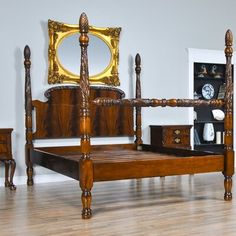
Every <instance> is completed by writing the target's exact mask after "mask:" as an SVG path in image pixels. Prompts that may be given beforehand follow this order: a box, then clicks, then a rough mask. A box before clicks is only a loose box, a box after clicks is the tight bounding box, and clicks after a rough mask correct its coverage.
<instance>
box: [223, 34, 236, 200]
mask: <svg viewBox="0 0 236 236" xmlns="http://www.w3.org/2000/svg"><path fill="white" fill-rule="evenodd" d="M232 45H233V35H232V32H231V31H230V30H228V31H227V32H226V35H225V46H226V47H225V56H226V70H225V78H226V95H225V120H224V130H225V143H224V148H225V154H224V155H225V163H224V165H225V167H224V173H223V174H224V176H225V180H224V186H225V195H224V199H225V200H226V201H229V200H231V199H232V192H231V189H232V175H233V174H234V151H233V82H232V66H231V59H232V55H233V48H232Z"/></svg>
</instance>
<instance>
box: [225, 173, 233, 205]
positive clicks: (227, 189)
mask: <svg viewBox="0 0 236 236" xmlns="http://www.w3.org/2000/svg"><path fill="white" fill-rule="evenodd" d="M232 182H233V181H232V176H225V180H224V186H225V195H224V199H225V201H231V200H232V192H231V190H232Z"/></svg>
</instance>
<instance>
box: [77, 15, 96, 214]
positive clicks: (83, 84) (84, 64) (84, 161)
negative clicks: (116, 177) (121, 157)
mask: <svg viewBox="0 0 236 236" xmlns="http://www.w3.org/2000/svg"><path fill="white" fill-rule="evenodd" d="M79 29H80V37H79V42H80V46H81V64H80V89H81V92H80V133H81V153H82V156H81V159H80V163H79V181H80V187H81V190H82V196H81V200H82V204H83V210H82V218H83V219H89V218H90V217H91V216H92V211H91V208H90V207H91V201H92V195H91V189H92V186H93V162H92V160H91V158H90V129H91V128H90V108H89V97H90V88H89V73H88V56H87V47H88V42H89V38H88V29H89V23H88V18H87V16H86V14H85V13H82V14H81V16H80V20H79Z"/></svg>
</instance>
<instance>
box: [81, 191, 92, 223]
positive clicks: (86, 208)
mask: <svg viewBox="0 0 236 236" xmlns="http://www.w3.org/2000/svg"><path fill="white" fill-rule="evenodd" d="M81 200H82V204H83V210H82V218H83V219H90V218H91V217H92V210H91V208H90V207H91V202H92V194H91V191H90V189H89V190H88V189H85V190H83V192H82V195H81Z"/></svg>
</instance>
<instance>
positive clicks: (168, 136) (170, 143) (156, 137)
mask: <svg viewBox="0 0 236 236" xmlns="http://www.w3.org/2000/svg"><path fill="white" fill-rule="evenodd" d="M191 127H192V126H191V125H162V126H159V125H151V126H150V129H151V145H153V146H157V147H172V148H187V149H190V148H191V146H190V129H191Z"/></svg>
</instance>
